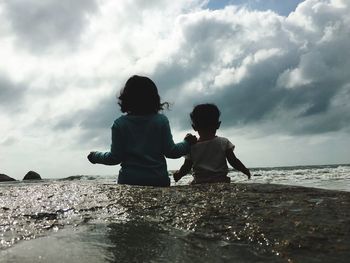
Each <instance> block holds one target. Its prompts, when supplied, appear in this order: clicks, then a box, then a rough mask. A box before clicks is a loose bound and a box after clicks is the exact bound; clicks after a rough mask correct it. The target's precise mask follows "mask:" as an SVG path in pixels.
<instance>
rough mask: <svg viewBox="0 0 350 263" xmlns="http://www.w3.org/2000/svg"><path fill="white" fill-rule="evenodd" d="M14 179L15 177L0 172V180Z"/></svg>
mask: <svg viewBox="0 0 350 263" xmlns="http://www.w3.org/2000/svg"><path fill="white" fill-rule="evenodd" d="M9 181H16V180H15V179H13V178H11V177H10V176H7V175H6V174H0V182H9Z"/></svg>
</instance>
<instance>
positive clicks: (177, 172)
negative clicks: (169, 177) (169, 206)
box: [173, 171, 182, 182]
mask: <svg viewBox="0 0 350 263" xmlns="http://www.w3.org/2000/svg"><path fill="white" fill-rule="evenodd" d="M173 177H174V181H175V182H178V181H179V180H180V179H181V178H182V175H181V173H180V171H176V172H174V173H173Z"/></svg>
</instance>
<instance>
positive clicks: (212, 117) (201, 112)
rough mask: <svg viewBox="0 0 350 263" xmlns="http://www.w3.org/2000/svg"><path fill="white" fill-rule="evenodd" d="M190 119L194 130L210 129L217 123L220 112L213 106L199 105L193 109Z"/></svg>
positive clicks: (207, 104) (208, 104)
mask: <svg viewBox="0 0 350 263" xmlns="http://www.w3.org/2000/svg"><path fill="white" fill-rule="evenodd" d="M190 117H191V120H192V124H193V125H194V126H195V127H196V128H199V129H203V128H210V127H213V126H216V125H217V124H218V123H219V118H220V110H219V108H218V107H217V106H216V105H215V104H210V103H205V104H199V105H196V106H195V107H194V108H193V111H192V112H191V113H190Z"/></svg>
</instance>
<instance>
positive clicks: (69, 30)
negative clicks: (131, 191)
mask: <svg viewBox="0 0 350 263" xmlns="http://www.w3.org/2000/svg"><path fill="white" fill-rule="evenodd" d="M349 13H350V2H349V1H348V0H305V1H296V0H283V1H282V0H266V1H265V0H264V1H262V0H251V1H242V0H236V1H234V0H233V1H207V0H178V1H167V0H150V1H142V0H125V1H122V0H121V1H113V0H103V1H102V0H75V1H71V0H61V1H57V0H46V1H41V0H11V1H5V0H0V57H1V63H0V173H5V174H7V175H9V176H11V177H13V178H16V179H22V178H23V176H24V175H25V174H26V173H27V172H28V171H29V170H34V171H36V172H38V173H39V174H41V176H42V177H43V178H61V177H66V176H70V175H79V174H90V175H113V174H117V173H118V170H119V167H118V166H103V165H93V164H90V163H89V162H88V161H87V159H86V156H87V154H88V153H89V152H90V151H94V150H98V151H108V150H109V147H110V143H111V142H110V137H111V135H110V132H111V131H110V127H111V125H112V123H113V121H114V119H116V118H118V117H119V116H120V115H121V112H120V110H119V108H118V105H117V101H116V95H118V94H119V91H120V89H121V88H122V87H123V85H124V84H125V81H126V80H127V79H128V78H129V77H130V76H132V75H134V74H138V75H145V76H148V77H150V78H151V79H152V80H154V82H155V83H156V85H157V86H158V89H159V93H160V96H161V98H162V100H163V101H168V102H170V103H171V105H172V106H171V109H170V110H169V111H164V112H163V113H164V114H166V115H167V117H168V118H169V121H170V125H171V129H172V133H173V137H174V140H175V141H181V140H182V139H183V137H184V136H185V134H186V133H188V132H194V131H192V130H191V123H190V120H189V112H190V111H191V109H192V108H193V106H194V105H195V104H198V103H206V102H209V103H215V104H217V105H218V107H219V108H220V110H221V121H222V126H221V128H220V130H219V131H218V135H220V136H224V137H227V138H229V139H230V140H231V141H232V143H233V144H235V146H236V148H235V152H236V155H237V157H238V158H239V159H240V160H241V161H242V162H243V163H244V164H245V165H246V166H248V167H269V166H291V165H309V164H338V163H350V160H349V158H350V150H349V149H350V139H349V134H350V104H349V103H348V102H349V99H350V49H349V46H350V27H349V25H350V16H349V15H348V14H349ZM182 162H183V160H182V159H178V160H168V167H169V169H177V168H179V166H180V165H181V163H182Z"/></svg>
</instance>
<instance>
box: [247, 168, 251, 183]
mask: <svg viewBox="0 0 350 263" xmlns="http://www.w3.org/2000/svg"><path fill="white" fill-rule="evenodd" d="M246 175H247V176H248V180H250V178H251V177H252V176H251V174H250V171H249V170H248V169H247V172H246Z"/></svg>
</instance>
